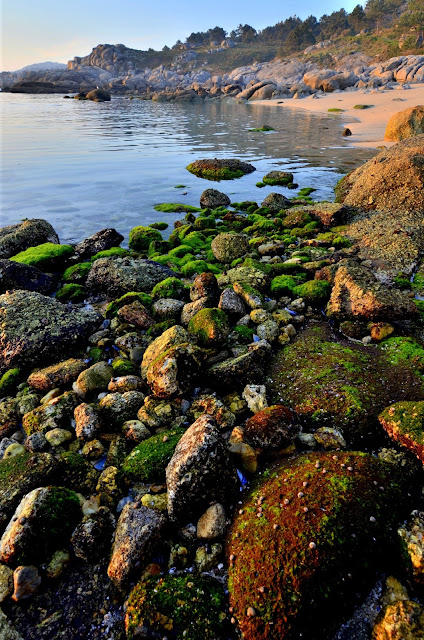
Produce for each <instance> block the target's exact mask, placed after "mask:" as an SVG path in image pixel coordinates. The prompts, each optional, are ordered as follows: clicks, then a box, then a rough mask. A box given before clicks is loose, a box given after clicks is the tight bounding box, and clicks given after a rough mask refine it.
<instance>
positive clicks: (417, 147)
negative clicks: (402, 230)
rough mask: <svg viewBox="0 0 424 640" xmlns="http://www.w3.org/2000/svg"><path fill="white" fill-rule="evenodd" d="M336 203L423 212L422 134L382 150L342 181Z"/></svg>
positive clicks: (423, 162)
mask: <svg viewBox="0 0 424 640" xmlns="http://www.w3.org/2000/svg"><path fill="white" fill-rule="evenodd" d="M336 200H337V202H344V203H345V204H348V205H354V206H358V207H364V208H366V209H388V210H394V209H404V210H407V211H421V212H422V211H423V210H424V134H421V135H417V136H414V137H412V138H408V139H407V140H404V141H403V142H399V143H398V144H396V145H394V146H393V147H390V149H384V150H383V151H381V152H380V153H378V154H377V155H376V156H375V157H374V158H371V160H368V162H366V163H365V164H364V165H362V167H359V168H358V169H356V170H355V171H352V172H351V173H349V174H348V175H347V176H345V177H344V178H342V179H341V180H340V182H339V183H338V185H337V187H336Z"/></svg>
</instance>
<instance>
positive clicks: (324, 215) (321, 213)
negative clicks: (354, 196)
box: [295, 202, 353, 228]
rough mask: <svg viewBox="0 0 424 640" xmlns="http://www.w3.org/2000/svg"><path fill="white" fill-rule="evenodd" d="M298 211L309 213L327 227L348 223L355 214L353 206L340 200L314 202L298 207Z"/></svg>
mask: <svg viewBox="0 0 424 640" xmlns="http://www.w3.org/2000/svg"><path fill="white" fill-rule="evenodd" d="M296 212H297V213H298V214H300V213H303V214H307V215H309V216H310V217H311V218H312V219H314V220H317V221H318V222H320V223H321V224H322V225H323V226H324V227H327V228H331V227H337V226H339V225H343V224H346V222H348V221H349V219H350V218H351V216H352V215H353V211H352V209H351V208H349V207H347V206H346V205H344V204H340V203H338V202H314V203H313V204H310V205H309V204H308V205H305V206H301V207H296ZM295 226H296V225H295Z"/></svg>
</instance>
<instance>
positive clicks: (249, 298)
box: [233, 282, 264, 309]
mask: <svg viewBox="0 0 424 640" xmlns="http://www.w3.org/2000/svg"><path fill="white" fill-rule="evenodd" d="M233 289H234V291H235V292H236V293H237V295H238V296H240V298H241V299H242V300H243V301H244V302H245V303H246V304H247V306H248V307H249V308H250V309H260V308H262V306H263V303H264V302H263V298H262V295H261V294H260V293H259V292H258V291H255V290H254V289H252V288H251V287H249V285H246V284H242V283H240V282H234V284H233Z"/></svg>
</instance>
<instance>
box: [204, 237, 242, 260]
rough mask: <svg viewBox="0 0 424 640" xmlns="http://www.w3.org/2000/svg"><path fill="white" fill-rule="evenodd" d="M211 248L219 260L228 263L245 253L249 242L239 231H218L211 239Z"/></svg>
mask: <svg viewBox="0 0 424 640" xmlns="http://www.w3.org/2000/svg"><path fill="white" fill-rule="evenodd" d="M211 249H212V252H213V254H214V256H215V258H216V259H217V260H219V262H222V263H224V264H229V263H230V262H232V261H233V260H236V259H237V258H241V257H242V256H244V255H246V253H247V252H248V251H249V242H248V240H247V237H246V236H245V235H243V234H241V233H220V234H218V235H217V236H215V238H214V239H213V240H212V244H211Z"/></svg>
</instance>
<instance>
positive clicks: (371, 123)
mask: <svg viewBox="0 0 424 640" xmlns="http://www.w3.org/2000/svg"><path fill="white" fill-rule="evenodd" d="M250 104H252V106H253V107H254V106H255V105H256V104H268V105H269V104H275V106H276V107H277V108H281V109H306V110H307V111H312V112H315V113H328V110H329V109H343V112H342V113H333V114H329V115H331V117H334V118H337V119H338V120H339V121H340V127H341V128H342V127H343V128H344V127H348V128H349V129H350V130H351V132H352V136H350V137H349V138H347V140H348V141H349V143H350V144H351V145H353V146H355V147H371V148H376V147H379V146H381V145H384V146H390V145H391V144H393V143H391V142H385V141H384V132H385V129H386V126H387V123H388V121H389V119H390V117H391V116H392V115H393V114H394V113H397V112H398V111H404V110H405V109H408V108H410V107H415V106H417V105H422V104H424V85H423V84H418V85H411V88H410V89H403V88H402V87H401V88H399V89H393V90H386V91H376V92H373V91H367V90H364V89H360V90H359V91H341V92H338V93H327V94H322V95H319V96H317V97H314V96H309V97H308V98H302V99H299V100H295V99H293V98H292V99H275V100H257V101H253V102H251V103H250ZM357 104H363V105H372V106H370V108H368V109H362V110H361V109H354V108H353V107H354V106H355V105H357Z"/></svg>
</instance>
